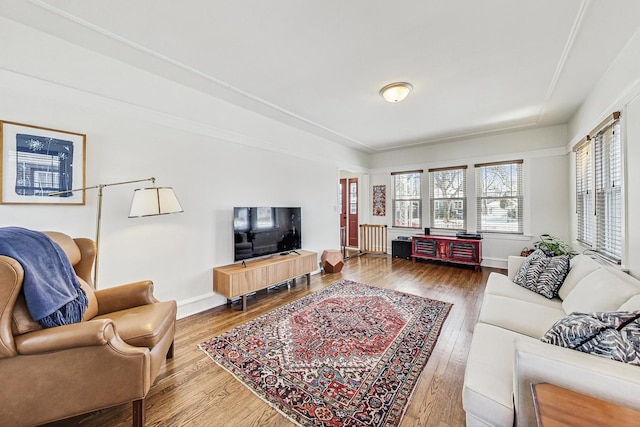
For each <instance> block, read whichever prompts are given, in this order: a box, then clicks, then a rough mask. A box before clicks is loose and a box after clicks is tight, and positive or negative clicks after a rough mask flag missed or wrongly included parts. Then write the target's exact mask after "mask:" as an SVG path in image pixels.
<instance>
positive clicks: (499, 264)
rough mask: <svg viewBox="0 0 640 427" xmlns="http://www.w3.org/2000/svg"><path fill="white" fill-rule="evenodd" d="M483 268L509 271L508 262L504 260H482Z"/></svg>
mask: <svg viewBox="0 0 640 427" xmlns="http://www.w3.org/2000/svg"><path fill="white" fill-rule="evenodd" d="M482 266H483V267H491V268H502V269H504V270H506V269H507V260H506V259H502V258H482Z"/></svg>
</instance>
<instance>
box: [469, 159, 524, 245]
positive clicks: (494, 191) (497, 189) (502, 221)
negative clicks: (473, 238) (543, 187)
mask: <svg viewBox="0 0 640 427" xmlns="http://www.w3.org/2000/svg"><path fill="white" fill-rule="evenodd" d="M475 167H476V186H477V191H476V196H477V214H478V231H481V232H489V233H491V232H498V233H517V234H522V229H523V221H522V201H523V194H522V160H514V161H508V162H499V163H485V164H477V165H475Z"/></svg>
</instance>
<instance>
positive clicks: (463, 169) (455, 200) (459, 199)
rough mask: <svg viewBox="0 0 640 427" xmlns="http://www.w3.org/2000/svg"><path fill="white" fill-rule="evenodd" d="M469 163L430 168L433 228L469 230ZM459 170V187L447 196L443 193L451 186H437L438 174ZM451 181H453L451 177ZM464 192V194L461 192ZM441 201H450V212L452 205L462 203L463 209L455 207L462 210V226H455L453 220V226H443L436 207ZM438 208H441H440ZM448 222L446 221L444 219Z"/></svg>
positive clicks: (430, 201)
mask: <svg viewBox="0 0 640 427" xmlns="http://www.w3.org/2000/svg"><path fill="white" fill-rule="evenodd" d="M467 168H468V167H467V165H462V166H451V167H446V168H432V169H429V224H430V227H431V229H432V230H449V231H466V230H467ZM452 172H457V173H459V174H460V177H461V178H462V179H461V183H460V185H459V187H458V188H456V189H455V190H453V193H452V194H450V195H449V196H448V197H446V196H445V195H444V194H443V193H446V192H447V190H449V188H446V189H443V188H436V182H437V180H436V175H439V174H448V173H452ZM449 181H453V179H450V180H449ZM460 193H462V194H460ZM454 195H455V197H454ZM437 196H438V197H437ZM440 202H443V203H448V204H449V208H448V209H445V210H448V211H449V212H450V211H451V209H450V207H451V206H452V205H457V204H460V203H461V204H462V208H461V209H455V210H456V211H461V214H462V227H457V226H455V223H456V221H455V220H454V222H452V224H453V225H454V226H453V227H442V226H441V224H442V220H441V219H440V218H438V216H437V214H436V209H437V208H438V205H439V204H440ZM438 210H440V209H439V208H438ZM444 222H446V221H444Z"/></svg>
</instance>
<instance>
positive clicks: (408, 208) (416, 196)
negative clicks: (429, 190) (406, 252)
mask: <svg viewBox="0 0 640 427" xmlns="http://www.w3.org/2000/svg"><path fill="white" fill-rule="evenodd" d="M391 175H392V176H393V202H392V204H393V209H392V211H393V226H394V227H410V228H421V227H422V185H421V182H422V171H411V172H394V173H392V174H391Z"/></svg>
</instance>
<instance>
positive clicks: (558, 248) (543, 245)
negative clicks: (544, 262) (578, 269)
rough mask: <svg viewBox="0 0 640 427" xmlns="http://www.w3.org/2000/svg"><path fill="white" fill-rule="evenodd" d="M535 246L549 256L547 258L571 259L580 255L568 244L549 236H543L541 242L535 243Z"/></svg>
mask: <svg viewBox="0 0 640 427" xmlns="http://www.w3.org/2000/svg"><path fill="white" fill-rule="evenodd" d="M534 245H535V247H536V248H538V249H541V250H542V251H543V252H544V253H545V254H547V256H558V255H569V257H574V256H575V255H578V253H577V252H576V251H574V250H573V249H572V248H571V246H569V244H568V243H567V242H563V241H562V240H560V239H558V238H557V237H554V236H551V235H549V234H541V235H540V240H538V241H537V242H535V243H534Z"/></svg>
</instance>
